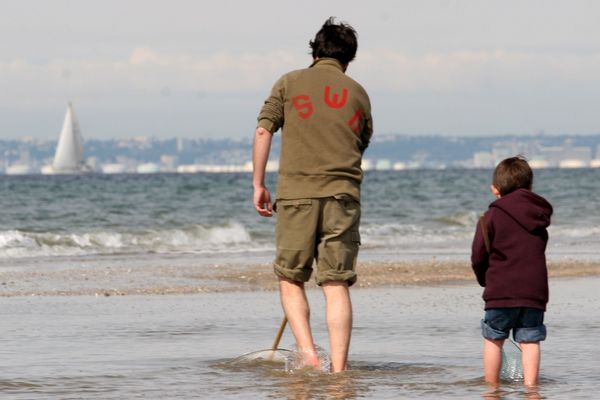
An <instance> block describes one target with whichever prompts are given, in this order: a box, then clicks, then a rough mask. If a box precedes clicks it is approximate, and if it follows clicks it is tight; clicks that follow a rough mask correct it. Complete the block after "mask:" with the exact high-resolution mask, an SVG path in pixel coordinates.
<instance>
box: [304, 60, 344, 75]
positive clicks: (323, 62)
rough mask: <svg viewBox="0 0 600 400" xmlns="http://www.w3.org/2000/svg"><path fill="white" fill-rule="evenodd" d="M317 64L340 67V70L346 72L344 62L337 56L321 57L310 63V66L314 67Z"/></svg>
mask: <svg viewBox="0 0 600 400" xmlns="http://www.w3.org/2000/svg"><path fill="white" fill-rule="evenodd" d="M315 66H319V67H334V68H336V69H339V70H340V71H342V72H344V68H342V64H341V63H340V62H339V61H338V60H336V59H335V58H329V57H323V58H319V59H318V60H315V61H313V63H312V64H310V67H309V68H312V67H315Z"/></svg>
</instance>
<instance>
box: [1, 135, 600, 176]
mask: <svg viewBox="0 0 600 400" xmlns="http://www.w3.org/2000/svg"><path fill="white" fill-rule="evenodd" d="M279 139H280V134H276V135H275V140H274V143H273V151H272V154H273V158H272V159H271V160H270V162H269V165H268V170H269V171H276V170H277V168H278V162H277V155H278V154H279V144H280V142H279ZM55 149H56V141H43V140H37V139H32V138H23V139H19V140H0V154H2V157H0V174H9V175H24V174H37V173H40V172H41V169H42V166H44V165H47V164H48V163H49V162H50V160H51V159H52V157H53V156H54V152H55ZM251 149H252V142H251V139H250V138H244V139H238V140H235V139H183V138H171V139H156V138H151V137H144V136H138V137H132V138H128V139H118V140H117V139H111V140H97V139H90V140H85V141H84V151H85V162H86V164H88V165H90V166H91V168H92V169H93V170H94V171H95V172H97V173H105V174H120V173H139V174H151V173H161V172H163V173H199V172H200V173H232V172H233V173H237V172H250V171H251V170H252V163H251V160H250V155H251ZM516 154H523V155H525V156H526V157H527V158H528V159H529V160H530V162H531V164H532V166H533V167H534V168H537V169H541V168H565V169H566V168H571V169H572V168H600V134H594V135H552V136H550V135H543V134H538V135H529V136H528V135H520V136H519V135H511V136H491V137H486V136H480V137H456V136H452V137H450V136H441V135H440V136H408V135H375V136H374V139H373V142H372V143H371V145H370V147H369V148H368V149H367V152H366V153H365V159H364V163H363V169H364V170H377V171H388V170H414V169H440V170H443V169H455V168H476V169H488V168H493V167H494V165H496V164H497V162H499V161H500V160H502V159H503V158H505V157H508V156H512V155H516Z"/></svg>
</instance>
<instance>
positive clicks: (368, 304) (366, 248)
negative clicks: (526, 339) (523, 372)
mask: <svg viewBox="0 0 600 400" xmlns="http://www.w3.org/2000/svg"><path fill="white" fill-rule="evenodd" d="M491 174H492V171H490V170H439V171H438V170H435V171H434V170H410V171H368V172H366V173H365V180H364V184H363V193H362V201H361V203H362V224H361V242H362V244H361V250H360V255H359V261H361V260H368V261H371V262H375V263H376V262H378V261H382V262H383V261H394V260H402V261H408V262H410V261H411V260H415V261H419V260H431V259H436V260H440V261H443V260H449V261H464V262H465V263H467V262H468V259H469V255H470V245H471V241H472V238H473V234H474V230H475V225H476V223H477V220H478V217H479V215H481V213H482V212H484V211H485V210H486V208H487V206H488V204H489V203H490V202H492V201H493V200H494V198H493V196H492V195H491V193H490V190H489V186H490V181H491ZM599 178H600V170H593V169H572V170H566V169H555V170H553V169H544V170H536V171H535V181H534V191H535V192H537V193H538V194H540V195H542V196H544V197H545V198H546V199H547V200H548V201H549V202H550V203H551V204H552V205H553V206H554V215H553V218H552V225H551V227H550V229H549V234H550V241H549V244H548V257H549V259H550V260H554V261H559V262H560V261H561V260H570V261H573V260H574V261H575V262H577V261H578V260H580V261H582V262H584V261H585V262H588V261H598V259H599V258H600V257H599V252H598V248H600V247H599V244H600V235H599V233H600V212H598V210H599V209H600V207H599V206H600V200H599V199H598V182H600V179H599ZM267 184H268V186H269V188H270V189H271V190H272V192H273V193H274V192H275V188H276V175H268V176H267ZM274 223H275V219H274V218H262V217H259V216H258V215H257V213H256V212H255V211H254V209H253V206H252V185H251V176H250V175H249V174H190V175H183V174H181V175H180V174H155V175H85V176H83V175H82V176H0V285H1V286H0V398H1V399H19V400H20V399H28V400H29V399H290V400H292V399H293V400H296V399H414V398H419V399H450V398H456V399H470V398H485V399H538V398H540V399H541V398H550V399H589V398H595V396H596V395H597V393H598V391H599V390H600V383H599V380H598V371H600V351H599V348H598V346H597V343H596V340H595V338H596V337H598V335H600V324H598V321H599V320H600V307H599V306H598V305H599V304H600V291H599V290H598V288H600V278H598V277H592V276H587V277H586V276H583V277H577V278H557V279H551V281H550V297H551V301H550V304H549V308H548V313H547V315H546V321H545V323H546V326H547V328H548V339H547V340H546V341H545V342H543V344H542V370H541V377H540V385H539V386H538V387H533V388H525V387H524V386H523V385H522V383H521V382H519V381H518V380H514V381H513V380H510V379H508V380H504V381H503V382H502V384H501V385H500V387H499V388H490V387H487V386H486V385H485V384H484V382H483V379H482V362H481V350H482V340H481V335H480V328H479V320H480V318H481V317H482V313H483V310H482V305H483V304H482V301H481V288H480V287H479V286H478V285H477V284H476V282H475V281H474V280H473V282H470V283H467V282H459V283H441V284H440V283H436V284H427V283H421V284H415V285H403V286H396V287H377V288H368V289H362V288H357V289H356V290H352V300H353V307H354V330H353V336H352V344H351V349H350V371H348V372H347V373H343V374H336V375H331V374H327V373H323V372H316V371H306V370H302V369H291V370H290V368H289V366H287V365H285V364H282V363H273V362H266V363H265V362H241V361H239V360H240V358H239V357H240V356H243V355H244V354H246V353H252V352H255V351H261V350H267V349H269V348H270V347H271V345H272V342H273V340H274V337H275V335H276V332H277V329H278V328H279V325H280V322H281V318H282V311H281V306H280V304H279V298H278V293H277V292H276V291H271V290H254V291H235V290H225V291H217V292H206V293H197V294H140V295H122V296H120V295H113V294H110V295H109V294H108V293H107V294H106V295H102V294H100V295H98V294H96V295H86V294H70V295H68V294H55V295H48V294H47V293H46V294H42V292H40V293H36V292H35V291H34V292H31V293H28V294H21V295H11V296H3V295H2V293H4V292H3V290H5V289H4V288H9V287H11V285H18V284H19V282H14V281H11V280H14V279H21V278H14V277H15V276H16V277H23V276H27V277H28V278H27V279H28V280H29V281H30V282H29V283H28V285H29V287H34V288H35V287H36V286H35V285H36V282H31V281H35V280H40V281H43V280H44V279H46V277H47V276H48V275H47V272H48V271H52V270H54V269H62V270H64V271H66V272H65V273H66V275H57V276H59V277H60V279H62V280H64V282H63V285H64V286H68V285H69V284H70V283H69V282H71V281H70V276H69V275H68V274H70V273H73V274H75V273H77V274H80V273H81V271H88V270H92V269H94V270H96V271H100V272H99V273H100V274H102V275H104V274H105V273H106V274H107V276H108V274H110V273H111V269H110V268H111V267H112V266H113V265H119V266H120V267H121V268H125V269H126V268H128V266H131V267H132V269H134V270H135V271H137V272H139V271H140V270H141V271H143V270H144V267H145V266H146V265H148V266H152V267H153V268H148V277H147V280H149V281H151V280H152V276H151V274H152V273H153V271H156V269H155V267H156V266H157V265H158V266H160V265H165V266H167V265H170V266H173V265H175V266H181V267H182V268H183V267H185V268H187V269H186V271H188V272H189V269H190V268H191V269H193V270H194V271H198V272H199V273H200V272H201V271H202V270H203V269H207V268H212V267H213V266H215V265H218V266H219V268H225V269H227V268H228V265H231V266H232V267H231V268H232V270H231V271H232V273H239V271H240V269H239V268H240V267H239V266H240V265H242V266H243V265H256V264H257V263H258V264H260V263H269V262H270V261H272V259H273V252H274V243H273V242H274V232H273V231H274ZM75 264H77V268H75V267H73V268H70V266H74V265H75ZM233 266H235V267H233ZM29 272H31V274H30V275H26V274H27V273H29ZM97 276H98V274H96V275H94V274H91V273H90V274H89V277H90V279H94V277H97ZM118 276H119V279H125V278H123V276H124V275H118ZM177 278H178V279H184V278H182V277H177ZM85 279H87V278H85ZM161 279H162V278H161ZM54 283H56V282H55V281H53V283H52V284H54ZM39 284H40V286H44V284H43V282H39ZM124 284H127V282H124ZM132 284H133V283H132ZM215 284H218V283H215ZM65 293H66V292H65ZM307 296H308V298H309V301H310V303H311V305H312V309H311V311H312V313H311V321H312V326H313V330H314V335H315V341H316V343H317V344H318V345H319V346H321V347H322V348H323V349H325V350H324V351H326V349H327V348H328V339H327V337H328V336H327V328H326V323H325V319H326V317H325V315H324V301H323V296H322V294H321V292H320V291H319V290H318V289H312V288H311V289H309V290H308V293H307ZM293 343H294V341H293V337H292V335H291V333H290V330H289V327H288V328H287V329H286V330H285V332H284V335H283V338H282V340H281V345H280V347H283V348H286V349H293ZM242 359H243V357H242Z"/></svg>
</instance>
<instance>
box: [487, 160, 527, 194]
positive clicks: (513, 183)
mask: <svg viewBox="0 0 600 400" xmlns="http://www.w3.org/2000/svg"><path fill="white" fill-rule="evenodd" d="M492 183H493V184H494V186H495V187H496V189H498V191H499V192H500V195H502V196H505V195H507V194H509V193H511V192H514V191H515V190H517V189H531V187H532V185H533V171H532V170H531V167H530V166H529V164H528V163H527V160H526V159H525V158H524V157H523V156H520V155H519V156H516V157H510V158H507V159H505V160H502V161H501V162H500V164H498V166H496V169H495V170H494V178H493V181H492Z"/></svg>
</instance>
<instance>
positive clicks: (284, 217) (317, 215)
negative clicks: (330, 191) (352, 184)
mask: <svg viewBox="0 0 600 400" xmlns="http://www.w3.org/2000/svg"><path fill="white" fill-rule="evenodd" d="M275 207H276V213H277V223H276V227H275V236H276V244H277V255H276V257H275V274H276V275H277V276H280V277H283V278H287V279H290V280H293V281H296V282H307V281H308V280H309V279H310V276H311V274H312V271H313V268H312V264H313V260H316V261H317V275H316V281H317V284H318V285H321V284H323V283H324V282H330V281H346V282H347V283H348V285H349V286H350V285H352V284H353V283H354V282H356V272H355V268H356V257H357V255H358V246H359V245H360V235H359V233H358V225H359V223H360V203H359V202H357V201H356V200H354V199H353V198H352V197H350V196H347V195H338V196H334V197H326V198H313V199H295V200H277V202H276V205H275Z"/></svg>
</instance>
